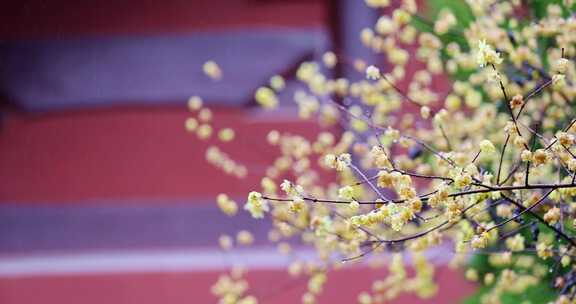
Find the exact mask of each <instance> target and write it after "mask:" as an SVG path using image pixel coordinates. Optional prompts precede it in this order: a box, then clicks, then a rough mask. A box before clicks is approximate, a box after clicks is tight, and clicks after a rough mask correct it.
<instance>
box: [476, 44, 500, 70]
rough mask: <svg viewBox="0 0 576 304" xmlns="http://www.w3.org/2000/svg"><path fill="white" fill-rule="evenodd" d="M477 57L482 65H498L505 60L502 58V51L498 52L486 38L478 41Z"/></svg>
mask: <svg viewBox="0 0 576 304" xmlns="http://www.w3.org/2000/svg"><path fill="white" fill-rule="evenodd" d="M476 59H477V61H478V65H480V67H484V66H486V65H498V64H501V63H502V61H503V60H502V58H500V53H498V52H496V51H495V50H494V49H493V48H492V47H491V46H490V45H489V44H487V43H486V40H480V41H479V42H478V50H477V55H476Z"/></svg>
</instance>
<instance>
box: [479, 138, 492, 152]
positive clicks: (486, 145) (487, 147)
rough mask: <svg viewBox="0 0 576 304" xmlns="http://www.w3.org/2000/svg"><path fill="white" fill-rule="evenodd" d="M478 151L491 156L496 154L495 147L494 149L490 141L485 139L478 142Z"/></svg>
mask: <svg viewBox="0 0 576 304" xmlns="http://www.w3.org/2000/svg"><path fill="white" fill-rule="evenodd" d="M480 151H482V153H486V154H492V153H494V152H496V147H494V144H493V143H492V142H491V141H489V140H487V139H485V140H483V141H481V142H480Z"/></svg>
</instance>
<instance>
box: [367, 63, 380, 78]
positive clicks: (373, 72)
mask: <svg viewBox="0 0 576 304" xmlns="http://www.w3.org/2000/svg"><path fill="white" fill-rule="evenodd" d="M380 77H381V75H380V69H378V68H377V67H375V66H373V65H371V66H369V67H367V68H366V78H367V79H369V80H378V79H380Z"/></svg>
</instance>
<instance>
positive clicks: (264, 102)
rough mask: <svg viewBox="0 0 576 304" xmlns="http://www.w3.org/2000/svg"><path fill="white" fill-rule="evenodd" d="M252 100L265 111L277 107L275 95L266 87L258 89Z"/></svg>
mask: <svg viewBox="0 0 576 304" xmlns="http://www.w3.org/2000/svg"><path fill="white" fill-rule="evenodd" d="M254 99H256V102H257V103H258V104H260V105H261V106H262V107H263V108H265V109H274V108H276V107H277V106H278V98H277V97H276V93H274V91H273V90H272V89H270V88H268V87H260V88H258V90H256V94H254Z"/></svg>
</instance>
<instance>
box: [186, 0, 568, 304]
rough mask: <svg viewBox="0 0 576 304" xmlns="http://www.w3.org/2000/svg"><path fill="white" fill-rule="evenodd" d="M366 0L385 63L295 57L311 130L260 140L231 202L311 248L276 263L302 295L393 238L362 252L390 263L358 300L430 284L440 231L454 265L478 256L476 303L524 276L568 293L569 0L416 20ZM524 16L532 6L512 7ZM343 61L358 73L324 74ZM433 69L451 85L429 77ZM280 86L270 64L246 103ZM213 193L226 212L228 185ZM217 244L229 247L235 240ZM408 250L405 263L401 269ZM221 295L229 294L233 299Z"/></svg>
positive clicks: (191, 125)
mask: <svg viewBox="0 0 576 304" xmlns="http://www.w3.org/2000/svg"><path fill="white" fill-rule="evenodd" d="M365 2H366V4H367V5H368V6H370V7H374V8H378V9H379V8H383V7H388V9H387V10H386V12H389V14H385V15H382V16H380V17H379V18H378V19H377V20H374V25H373V26H372V27H367V28H364V29H362V31H361V32H360V33H359V38H360V43H362V44H363V45H364V46H366V47H367V48H369V49H370V50H372V51H374V52H375V53H378V54H382V55H384V56H383V58H385V60H386V61H387V64H380V63H377V64H376V63H375V64H370V63H368V62H366V61H364V60H363V59H362V58H345V57H344V56H343V55H342V54H340V53H336V52H326V53H324V54H323V55H322V56H321V58H319V60H318V61H317V62H312V61H310V62H304V63H302V64H301V65H300V66H299V67H298V69H297V71H296V73H295V75H294V76H295V78H296V79H297V80H298V81H300V82H301V84H302V87H303V89H298V90H297V91H296V92H295V93H294V95H293V101H294V104H295V105H296V106H297V108H298V116H299V117H300V118H301V119H305V120H315V121H317V122H318V125H319V126H320V127H321V128H322V129H321V131H319V132H318V134H317V136H316V137H314V138H309V137H305V136H301V135H298V134H293V133H288V132H280V131H277V130H272V131H270V132H269V133H268V135H267V138H266V141H267V142H268V143H269V144H270V145H271V146H273V147H274V148H275V149H276V150H277V151H278V155H276V156H275V158H274V160H273V162H272V163H271V164H270V165H269V166H268V167H266V168H263V169H262V172H264V176H263V177H262V179H261V184H260V188H261V189H255V190H258V191H260V192H256V191H253V192H250V194H249V195H248V199H247V202H246V204H245V205H244V209H245V210H247V211H248V212H249V213H250V214H251V215H252V216H253V217H254V218H259V219H260V218H264V217H266V218H268V217H269V218H270V220H271V222H272V228H271V230H270V232H269V240H270V241H271V242H274V243H277V244H278V248H279V250H280V251H281V252H282V253H288V252H290V251H291V250H292V248H291V247H290V246H289V245H288V240H290V241H292V240H295V239H298V240H301V242H302V243H303V244H305V245H308V246H310V247H312V248H314V250H316V252H317V256H318V257H319V261H317V262H316V263H310V264H308V263H304V262H303V261H301V260H299V259H298V258H294V259H295V260H294V261H293V263H292V264H291V265H290V267H289V269H288V270H289V273H290V274H291V275H294V276H299V275H303V274H306V275H308V276H309V281H308V288H307V290H306V292H305V294H304V295H303V297H302V302H303V303H315V300H316V297H317V296H318V294H320V293H321V292H322V289H323V288H322V287H323V285H324V284H326V282H327V279H326V278H327V275H328V273H329V270H331V269H336V268H340V267H354V266H353V264H354V263H345V264H342V263H340V262H341V261H346V262H348V261H355V260H357V259H360V258H368V259H369V258H370V256H376V257H381V256H383V255H389V254H390V251H393V253H392V254H393V256H392V258H391V259H390V258H388V257H387V258H386V259H375V260H376V261H380V260H386V261H389V263H387V266H388V267H389V275H388V276H387V277H385V278H382V279H378V280H376V281H375V282H374V284H373V286H372V288H371V289H369V290H366V291H364V292H362V293H361V294H360V295H359V296H358V301H359V302H360V303H383V302H385V301H388V300H390V299H393V298H395V297H397V296H398V295H399V294H400V293H402V292H414V293H416V294H417V295H419V296H420V297H422V298H428V297H431V296H433V295H434V293H435V292H436V291H437V288H438V287H437V286H436V284H435V283H434V275H433V274H434V265H433V264H432V263H429V262H428V261H427V260H426V258H425V255H424V252H425V251H426V250H428V249H431V248H433V247H438V245H439V244H440V243H442V242H443V241H447V242H448V243H452V244H453V245H454V247H455V248H454V249H455V250H454V252H455V253H454V254H453V253H452V252H451V251H450V253H446V254H450V255H451V257H452V260H451V262H450V265H452V266H460V267H468V265H467V261H468V257H469V255H470V254H474V253H479V255H478V257H480V258H482V259H484V260H485V263H483V264H484V265H487V266H485V267H484V268H477V267H475V266H471V267H468V269H467V270H466V272H465V274H466V275H465V276H466V278H467V279H470V280H473V281H476V282H478V283H479V284H482V285H484V286H485V288H484V289H483V290H484V291H485V292H484V293H483V294H482V295H481V299H480V301H481V303H501V299H502V297H503V295H504V294H506V295H507V296H511V295H519V294H525V293H526V292H527V291H528V290H529V289H530V288H532V287H534V286H537V285H538V286H552V287H550V289H551V294H552V295H553V296H551V297H550V299H549V301H551V302H556V303H571V302H573V300H572V299H573V298H574V297H575V295H576V280H575V279H574V278H575V277H576V267H575V266H574V265H575V264H574V263H573V257H574V256H576V241H575V239H574V234H575V233H574V231H575V229H576V227H575V225H576V219H575V214H576V204H574V198H576V182H575V181H576V147H575V143H576V118H575V117H576V115H575V114H576V107H575V106H574V105H573V100H574V99H575V98H576V81H575V79H574V76H575V75H576V67H575V64H574V58H575V57H576V17H574V15H573V14H570V13H569V12H572V11H573V10H574V9H576V4H575V3H573V1H552V2H550V3H548V1H543V3H547V5H546V6H545V7H544V9H539V10H537V11H533V12H531V14H526V11H527V10H530V9H531V7H530V6H529V5H528V4H526V3H524V2H521V1H462V3H461V4H462V6H464V7H465V9H466V12H465V13H464V14H463V13H460V12H457V11H455V10H454V8H453V7H452V6H446V7H441V8H438V9H436V10H435V12H437V14H435V15H434V18H435V19H434V20H432V21H429V20H427V19H426V18H425V17H423V15H425V14H422V12H420V11H419V9H418V7H417V2H416V1H414V0H401V1H398V3H396V2H392V1H388V0H386V1H382V0H366V1H365ZM439 2H442V1H439ZM528 15H535V16H538V18H537V19H535V20H533V22H525V21H524V20H522V19H521V18H520V16H524V17H526V16H528ZM466 16H469V17H466ZM464 18H469V19H467V20H464ZM413 62H414V63H415V65H414V67H415V68H412V66H411V67H410V68H407V65H408V64H409V63H410V64H412V63H413ZM344 65H350V68H352V69H354V70H355V71H356V72H357V73H359V74H360V75H364V76H365V77H350V79H348V78H336V79H332V78H331V77H330V75H331V74H330V73H324V71H326V70H330V69H334V68H338V67H341V66H344ZM384 67H386V68H384ZM210 69H211V70H212V69H213V68H210ZM207 74H208V75H212V76H211V77H212V78H218V77H214V76H217V75H216V74H217V73H214V72H213V71H212V72H211V73H207ZM446 75H447V76H450V77H451V82H450V83H449V86H448V88H447V89H446V90H439V89H438V87H439V86H437V85H435V84H436V83H438V81H446V78H445V76H446ZM220 77H221V75H220ZM284 88H285V80H284V78H282V77H280V76H274V77H272V78H271V79H270V83H269V85H267V86H264V87H261V88H259V89H257V90H256V92H255V96H254V98H255V101H256V103H257V104H258V105H260V106H261V107H262V108H264V109H265V110H267V111H270V110H273V109H275V108H276V107H277V106H278V104H279V103H280V96H284V95H281V94H278V93H279V92H280V91H282V90H283V89H284ZM282 101H283V102H284V100H282ZM189 108H190V110H191V111H194V112H196V111H197V112H198V117H197V118H190V119H189V120H187V121H186V129H187V130H188V131H190V132H196V133H197V134H198V136H199V137H201V138H208V137H210V134H211V133H212V130H211V127H210V125H209V124H208V123H209V122H210V121H211V119H212V117H211V116H212V115H211V113H210V112H209V111H207V110H206V109H204V108H203V106H202V102H201V100H200V99H199V98H197V97H194V98H191V99H190V102H189ZM337 126H344V128H343V130H339V131H335V129H336V128H337ZM231 132H232V133H231ZM220 133H224V134H221V135H219V137H220V139H221V140H222V141H224V140H225V139H229V140H233V138H234V132H233V131H232V130H229V131H224V130H220ZM215 151H216V152H218V153H216V152H215ZM222 155H223V152H220V151H219V150H214V149H211V150H210V157H208V159H209V161H210V162H212V163H214V164H217V166H218V167H220V168H222V169H224V170H227V171H230V172H236V171H238V170H237V168H235V167H234V166H231V165H230V164H231V162H230V161H229V159H226V158H224V157H223V156H222ZM226 164H228V165H226ZM217 204H218V206H219V208H220V209H221V210H222V211H223V212H224V213H225V214H227V215H230V216H231V215H234V214H236V213H237V211H236V210H237V207H236V204H235V203H234V202H233V201H232V200H230V199H229V198H228V197H226V196H223V195H221V196H219V197H218V198H217ZM252 241H253V237H251V235H250V234H248V233H247V232H242V233H239V234H238V235H237V236H236V242H237V243H238V244H244V245H248V244H251V243H252ZM220 243H221V246H222V247H223V248H224V249H230V248H232V247H233V244H234V240H233V238H232V237H230V236H222V237H221V239H220ZM441 248H442V247H440V249H439V250H442V249H441ZM401 249H403V250H405V251H407V252H408V253H406V252H403V253H401V252H399V251H400V250H401ZM405 254H410V255H411V256H412V260H413V263H412V264H413V267H414V270H415V271H414V272H411V271H406V269H405V267H404V264H403V257H404V255H405ZM551 262H553V264H551ZM304 265H306V266H304ZM349 265H350V266H349ZM550 265H554V266H550ZM383 266H384V265H379V266H377V267H383ZM412 274H413V275H412ZM547 280H549V281H551V282H546V281H547ZM223 282H224V283H222V284H220V285H226V284H228V285H230V286H231V285H232V284H230V283H229V282H228V283H227V282H225V281H223ZM549 283H550V284H549ZM217 285H218V284H217ZM230 286H228V288H227V289H231V290H235V288H236V287H234V288H232V287H230ZM547 288H548V287H547ZM218 294H219V296H220V297H221V298H223V297H225V296H226V293H223V292H219V293H218ZM231 294H232V295H233V297H234V298H233V299H234V300H233V301H232V302H230V303H236V302H238V301H240V299H242V298H241V296H240V295H239V294H241V293H239V292H238V291H235V292H231ZM234 301H236V302H234ZM518 301H519V302H520V300H518ZM547 301H548V300H547ZM225 303H228V302H225Z"/></svg>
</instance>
